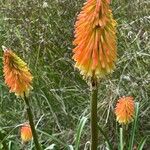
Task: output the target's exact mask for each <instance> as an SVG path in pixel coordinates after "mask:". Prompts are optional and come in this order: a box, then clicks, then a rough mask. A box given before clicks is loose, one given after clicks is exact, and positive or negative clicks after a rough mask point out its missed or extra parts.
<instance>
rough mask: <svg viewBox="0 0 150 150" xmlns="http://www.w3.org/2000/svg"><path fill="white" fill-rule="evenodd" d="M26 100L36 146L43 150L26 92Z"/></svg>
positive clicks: (38, 149)
mask: <svg viewBox="0 0 150 150" xmlns="http://www.w3.org/2000/svg"><path fill="white" fill-rule="evenodd" d="M24 101H25V103H26V110H27V114H28V118H29V123H30V126H31V131H32V135H33V140H34V143H35V147H36V149H37V150H42V148H41V146H40V144H39V141H38V135H37V133H36V130H35V125H34V122H33V115H32V111H31V107H30V103H29V100H28V98H27V97H26V95H25V94H24Z"/></svg>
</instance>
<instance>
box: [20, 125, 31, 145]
mask: <svg viewBox="0 0 150 150" xmlns="http://www.w3.org/2000/svg"><path fill="white" fill-rule="evenodd" d="M21 139H22V142H23V143H26V142H29V141H31V139H32V131H31V127H30V125H29V124H28V123H24V124H23V125H22V126H21Z"/></svg>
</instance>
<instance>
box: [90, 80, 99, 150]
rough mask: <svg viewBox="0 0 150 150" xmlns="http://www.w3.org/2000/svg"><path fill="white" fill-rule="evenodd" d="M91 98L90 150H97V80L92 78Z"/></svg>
mask: <svg viewBox="0 0 150 150" xmlns="http://www.w3.org/2000/svg"><path fill="white" fill-rule="evenodd" d="M91 82H92V98H91V150H97V146H98V126H97V95H98V84H97V79H95V78H92V81H91Z"/></svg>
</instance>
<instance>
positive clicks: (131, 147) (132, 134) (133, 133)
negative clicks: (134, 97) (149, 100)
mask: <svg viewBox="0 0 150 150" xmlns="http://www.w3.org/2000/svg"><path fill="white" fill-rule="evenodd" d="M138 113H139V103H136V104H135V119H134V122H133V126H132V130H131V137H130V141H129V149H128V150H132V149H133V143H134V137H135V131H136V128H137V121H138Z"/></svg>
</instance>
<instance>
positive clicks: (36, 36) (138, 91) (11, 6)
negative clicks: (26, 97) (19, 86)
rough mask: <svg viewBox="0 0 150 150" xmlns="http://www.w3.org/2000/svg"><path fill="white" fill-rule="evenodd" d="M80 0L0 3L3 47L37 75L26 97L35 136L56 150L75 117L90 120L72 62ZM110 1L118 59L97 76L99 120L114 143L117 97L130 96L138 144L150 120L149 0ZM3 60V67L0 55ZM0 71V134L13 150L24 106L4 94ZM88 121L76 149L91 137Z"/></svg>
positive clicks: (69, 139)
mask: <svg viewBox="0 0 150 150" xmlns="http://www.w3.org/2000/svg"><path fill="white" fill-rule="evenodd" d="M83 2H84V1H83V0H82V1H80V0H76V1H74V0H63V1H62V0H57V1H56V0H49V1H47V4H48V5H47V6H46V5H45V6H46V7H43V4H44V1H42V0H34V1H32V0H27V1H23V0H18V1H11V0H5V1H4V0H0V8H1V9H0V45H6V46H7V47H10V48H12V49H14V50H15V51H16V52H17V53H18V54H19V55H21V56H22V57H23V58H24V59H25V60H26V62H28V64H29V65H30V68H31V70H32V73H33V75H34V85H33V87H34V89H33V91H32V94H31V97H30V99H31V104H32V106H34V107H33V108H34V109H33V111H34V114H35V119H36V120H35V122H36V123H37V129H38V131H39V139H40V142H41V143H43V145H44V147H45V148H46V147H48V146H49V145H52V144H56V145H55V147H56V148H58V149H64V148H65V145H64V144H62V143H65V144H66V145H72V143H73V142H74V135H76V130H75V129H76V126H77V124H78V122H79V120H80V117H79V116H81V114H82V115H85V116H88V117H89V112H90V111H89V103H90V100H89V95H88V94H87V93H89V89H88V86H87V84H86V83H85V82H84V81H83V80H82V77H81V76H80V75H79V74H78V71H76V70H75V69H74V67H73V61H72V59H71V57H72V40H73V25H74V21H75V17H76V15H77V13H78V11H79V10H80V9H81V6H82V3H83ZM111 5H112V8H113V12H114V16H115V18H116V19H117V22H118V62H117V65H116V66H117V68H116V70H115V72H114V73H113V74H112V75H111V76H107V80H104V81H101V86H100V90H99V91H101V92H100V93H99V99H100V100H99V101H98V117H99V124H100V126H101V127H102V128H105V132H106V133H108V137H109V140H110V141H111V142H114V143H116V141H115V140H114V139H115V138H114V137H116V136H117V135H116V134H115V133H116V123H115V116H114V114H113V109H114V104H115V101H116V99H117V98H118V97H120V96H123V95H132V96H134V97H135V99H136V101H138V102H140V114H139V128H138V130H139V131H138V135H136V136H137V138H136V141H135V142H136V143H139V142H140V139H141V136H142V137H143V135H145V134H146V135H148V134H149V122H150V102H149V97H150V91H149V89H150V84H149V81H150V76H149V72H150V67H149V64H150V47H149V44H150V43H149V36H148V32H149V16H148V14H149V12H148V5H149V1H148V0H144V1H138V0H134V1H133V2H132V3H131V2H128V1H125V0H124V1H122V0H118V1H112V4H111ZM0 56H1V57H2V51H0ZM0 61H1V63H0V66H1V68H2V59H0ZM0 75H1V76H0V132H2V133H3V138H5V137H6V142H7V143H9V144H10V147H12V149H18V147H20V145H21V143H20V137H19V133H18V128H16V126H17V125H18V124H21V123H22V122H24V121H25V119H24V117H23V116H22V117H21V115H20V114H24V113H25V108H24V107H23V106H22V105H21V103H22V102H21V101H20V100H18V99H15V97H14V95H13V94H8V89H7V87H6V86H5V85H4V82H3V76H2V69H1V70H0ZM104 89H106V90H104ZM88 123H89V122H87V123H86V125H85V127H84V129H83V130H84V132H82V136H81V138H80V148H79V149H83V148H84V147H85V143H87V142H88V141H89V140H90V136H89V126H88ZM12 130H13V132H11V133H10V131H12ZM45 134H46V135H47V136H45ZM56 139H57V140H58V141H57V140H56ZM103 141H104V139H103V136H102V135H100V137H99V147H100V148H102V147H104V144H103ZM147 141H148V142H147V147H148V143H149V140H147ZM114 146H116V147H117V145H115V144H114ZM28 147H29V148H31V147H32V144H31V145H30V144H29V145H28ZM147 147H146V146H145V149H146V148H147Z"/></svg>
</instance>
